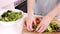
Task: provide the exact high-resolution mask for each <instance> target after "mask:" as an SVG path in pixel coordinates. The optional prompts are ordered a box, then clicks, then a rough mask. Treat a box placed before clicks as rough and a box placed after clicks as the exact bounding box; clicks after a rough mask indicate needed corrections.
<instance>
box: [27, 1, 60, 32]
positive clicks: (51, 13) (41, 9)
mask: <svg viewBox="0 0 60 34" xmlns="http://www.w3.org/2000/svg"><path fill="white" fill-rule="evenodd" d="M58 1H60V0H32V1H31V0H27V4H28V5H27V6H28V10H27V11H28V17H27V29H28V30H29V31H32V30H33V29H32V22H33V21H34V24H36V23H35V18H34V14H37V15H43V16H44V17H43V20H42V21H41V22H40V24H39V26H38V27H37V29H36V31H37V32H40V33H42V32H43V31H44V30H45V29H46V28H47V27H48V25H49V23H50V21H51V20H52V19H53V18H54V17H55V16H56V15H57V14H58V13H59V12H60V3H58ZM34 4H35V5H34ZM33 7H34V9H33Z"/></svg>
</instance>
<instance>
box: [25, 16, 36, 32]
mask: <svg viewBox="0 0 60 34" xmlns="http://www.w3.org/2000/svg"><path fill="white" fill-rule="evenodd" d="M25 19H26V26H27V30H28V31H33V28H32V24H33V23H34V24H36V22H35V17H34V16H28V17H26V18H25Z"/></svg>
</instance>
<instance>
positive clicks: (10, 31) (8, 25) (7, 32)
mask: <svg viewBox="0 0 60 34" xmlns="http://www.w3.org/2000/svg"><path fill="white" fill-rule="evenodd" d="M7 10H12V11H17V12H19V11H20V12H22V11H21V10H17V9H2V10H0V11H1V12H0V15H2V14H3V13H4V12H6V11H7ZM22 14H23V17H22V18H21V19H18V20H16V21H12V22H3V21H0V34H22V29H23V21H24V18H25V15H24V13H23V12H22Z"/></svg>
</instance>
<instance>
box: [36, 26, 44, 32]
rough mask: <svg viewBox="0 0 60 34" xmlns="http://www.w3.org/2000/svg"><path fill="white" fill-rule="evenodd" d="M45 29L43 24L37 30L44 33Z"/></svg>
mask: <svg viewBox="0 0 60 34" xmlns="http://www.w3.org/2000/svg"><path fill="white" fill-rule="evenodd" d="M44 30H45V26H41V27H40V29H39V30H38V31H37V32H39V33H42V32H43V31H44Z"/></svg>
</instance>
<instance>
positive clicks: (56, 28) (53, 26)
mask: <svg viewBox="0 0 60 34" xmlns="http://www.w3.org/2000/svg"><path fill="white" fill-rule="evenodd" d="M42 19H43V17H37V18H36V25H35V24H32V28H33V29H34V30H33V32H36V31H35V30H36V28H37V26H38V25H39V24H40V22H41V20H42ZM57 20H58V19H57V18H54V19H53V20H52V21H51V23H50V24H49V27H48V28H47V29H46V30H45V31H44V32H43V33H45V32H60V24H59V23H57ZM25 26H27V25H26V21H25Z"/></svg>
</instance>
